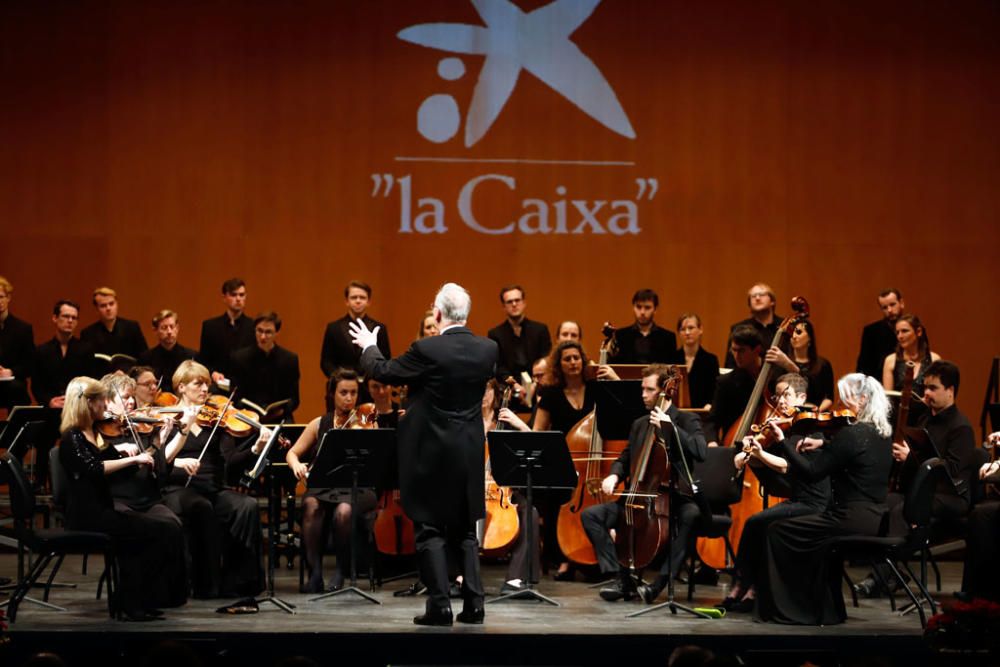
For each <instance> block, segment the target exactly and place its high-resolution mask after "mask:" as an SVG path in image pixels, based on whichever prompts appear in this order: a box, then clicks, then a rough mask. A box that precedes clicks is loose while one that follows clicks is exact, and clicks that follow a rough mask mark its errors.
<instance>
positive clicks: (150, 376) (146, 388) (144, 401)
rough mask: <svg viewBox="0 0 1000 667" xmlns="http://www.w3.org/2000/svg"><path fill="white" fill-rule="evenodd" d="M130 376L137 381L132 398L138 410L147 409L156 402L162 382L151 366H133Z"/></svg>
mask: <svg viewBox="0 0 1000 667" xmlns="http://www.w3.org/2000/svg"><path fill="white" fill-rule="evenodd" d="M128 376H129V377H130V378H132V379H133V380H134V381H135V388H134V391H133V392H132V396H133V398H134V399H135V407H136V408H145V407H148V406H150V405H153V403H154V402H155V401H156V396H157V394H158V390H159V389H160V380H159V378H158V377H157V376H156V372H155V371H154V370H153V368H152V367H151V366H133V367H132V369H131V370H130V371H129V372H128Z"/></svg>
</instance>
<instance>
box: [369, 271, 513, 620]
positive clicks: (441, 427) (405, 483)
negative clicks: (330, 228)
mask: <svg viewBox="0 0 1000 667" xmlns="http://www.w3.org/2000/svg"><path fill="white" fill-rule="evenodd" d="M471 306H472V301H471V299H470V298H469V293H468V292H466V291H465V290H464V289H463V288H462V287H461V286H459V285H456V284H455V283H447V284H445V285H444V286H443V287H442V288H441V289H440V290H439V291H438V293H437V296H435V297H434V311H433V312H434V319H435V320H436V321H437V325H438V329H439V331H440V332H441V335H439V336H429V337H427V338H421V339H420V340H417V341H415V342H414V343H413V345H411V346H410V349H409V350H407V351H406V352H405V353H404V354H403V355H402V356H400V357H397V358H395V359H392V360H386V359H385V358H384V357H383V356H382V353H381V352H379V349H378V347H377V341H378V330H379V327H375V329H374V330H372V331H369V330H368V327H366V326H365V324H364V322H360V321H354V322H351V323H350V330H351V337H352V339H353V340H354V343H355V344H356V345H358V347H360V348H361V349H362V354H361V361H360V364H361V369H362V372H363V373H364V374H365V376H367V377H373V378H375V379H376V380H378V381H379V382H383V383H387V384H393V385H407V386H408V387H409V388H410V393H409V396H410V403H409V406H408V408H407V410H406V414H405V415H404V416H403V417H402V418H401V419H400V421H399V427H398V430H397V435H398V439H399V484H400V499H401V501H402V503H403V509H404V510H405V511H406V514H407V515H408V516H409V517H410V518H411V519H412V520H413V523H414V525H415V527H416V543H417V553H418V554H419V557H420V578H421V580H422V581H423V582H424V583H425V584H426V585H427V608H426V611H425V612H424V613H423V614H422V615H420V616H416V617H414V619H413V622H414V623H416V624H417V625H451V624H452V612H451V603H450V601H449V599H448V587H449V582H448V559H447V550H452V552H453V554H454V556H455V561H454V562H455V563H457V564H458V566H459V567H460V569H461V572H462V574H463V575H464V576H463V580H462V599H463V601H464V604H463V607H462V612H461V613H460V614H458V616H457V617H456V618H457V619H458V621H459V622H460V623H482V622H483V616H484V613H483V597H484V591H483V583H482V580H481V579H480V576H479V544H478V542H477V540H476V533H475V524H476V521H477V520H478V519H480V518H482V517H483V516H484V515H485V513H486V508H485V503H484V498H483V485H484V479H483V477H484V470H485V465H484V464H485V462H484V447H483V443H484V442H485V440H486V433H485V432H484V430H483V419H482V415H481V405H480V404H481V402H482V398H483V393H484V389H485V387H486V382H487V380H489V379H490V378H491V377H493V375H494V373H495V367H496V363H497V354H498V351H497V345H496V343H495V342H493V341H492V340H489V339H488V338H482V337H480V336H476V335H475V334H473V333H472V332H471V331H470V330H469V329H467V328H466V326H465V322H466V320H467V319H468V317H469V309H470V308H471Z"/></svg>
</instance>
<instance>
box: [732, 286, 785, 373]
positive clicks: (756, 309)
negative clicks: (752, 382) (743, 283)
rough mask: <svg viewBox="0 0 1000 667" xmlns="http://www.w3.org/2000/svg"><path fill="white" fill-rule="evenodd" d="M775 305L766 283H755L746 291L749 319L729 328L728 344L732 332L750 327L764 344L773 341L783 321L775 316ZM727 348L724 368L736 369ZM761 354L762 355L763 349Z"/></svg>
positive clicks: (778, 316)
mask: <svg viewBox="0 0 1000 667" xmlns="http://www.w3.org/2000/svg"><path fill="white" fill-rule="evenodd" d="M776 304H777V298H776V297H775V295H774V290H773V289H771V286H770V285H768V284H767V283H755V284H754V285H752V286H751V287H750V289H749V290H747V306H749V307H750V317H748V318H746V319H745V320H740V321H739V322H737V323H736V324H734V325H732V326H731V327H729V333H730V342H731V341H732V332H733V331H735V330H736V329H737V328H738V327H742V326H749V327H752V328H753V330H754V331H755V332H756V333H757V337H758V338H759V339H760V340H761V341H763V342H764V343H765V344H766V343H767V342H769V341H771V340H774V335H775V334H776V333H778V327H779V326H781V322H782V320H783V319H784V318H782V317H781V316H780V315H777V314H775V305H776ZM728 347H729V346H728V345H727V352H726V361H725V365H726V368H736V361H735V359H733V355H732V351H731V350H728ZM761 352H762V353H763V349H762V350H761Z"/></svg>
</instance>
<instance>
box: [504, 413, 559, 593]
mask: <svg viewBox="0 0 1000 667" xmlns="http://www.w3.org/2000/svg"><path fill="white" fill-rule="evenodd" d="M487 438H488V440H489V445H490V468H491V470H492V471H493V478H494V479H495V480H496V482H497V484H498V485H500V486H508V487H511V488H515V489H524V496H525V502H527V503H528V508H529V511H528V513H527V514H528V517H529V519H530V518H531V516H532V514H533V513H532V512H531V511H530V508H531V506H532V502H533V496H532V494H533V490H534V489H535V488H536V487H537V488H539V489H569V490H570V491H572V490H573V489H575V488H576V468H574V467H573V459H572V458H571V457H570V455H569V449H568V448H567V446H566V436H565V435H563V434H562V433H561V432H559V431H490V432H489V433H488V434H487ZM521 530H524V531H527V535H526V537H527V540H528V578H527V581H526V582H525V588H524V590H520V591H515V592H513V593H507V594H506V595H501V596H499V597H495V598H491V599H489V600H487V601H486V604H489V603H491V602H500V601H502V600H521V599H525V598H527V599H531V600H541V601H543V602H548V603H549V604H551V605H555V606H556V607H558V606H560V605H559V603H558V602H556V601H555V600H553V599H552V598H549V597H546V596H545V595H542V594H541V593H539V592H538V591H536V590H535V589H534V588H533V586H534V584H532V583H531V582H532V580H533V579H534V578H535V572H534V568H535V559H534V553H535V548H536V547H535V540H534V535H535V531H534V530H533V527H532V526H522V528H521Z"/></svg>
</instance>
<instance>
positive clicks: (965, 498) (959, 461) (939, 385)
mask: <svg viewBox="0 0 1000 667" xmlns="http://www.w3.org/2000/svg"><path fill="white" fill-rule="evenodd" d="M959 381H960V375H959V370H958V366H956V365H955V364H953V363H952V362H950V361H944V360H938V361H934V362H932V363H931V364H930V365H928V366H927V367H926V368H925V369H924V373H923V387H924V388H923V397H922V399H923V403H924V405H925V406H927V410H926V411H925V412H924V414H923V415H922V416H921V417H920V419H919V421H918V422H917V426H918V427H919V428H923V429H926V431H927V433H928V434H929V435H930V437H931V441H932V442H933V443H934V448H935V450H936V452H923V453H922V454H918V453H917V452H914V451H913V450H912V449H911V448H910V446H909V445H908V444H907V443H906V441H905V440H904V441H902V442H894V443H892V456H893V458H894V459H896V460H897V461H899V462H900V463H902V469H901V472H900V486H901V488H900V492H894V493H890V494H889V496H888V499H887V501H886V502H887V504H888V506H889V533H888V534H889V535H890V536H893V537H899V536H903V535H906V534H907V532H908V531H909V525H908V524H907V522H906V519H905V518H904V517H903V501H904V499H905V498H906V495H907V493H908V492H909V489H910V486H911V483H912V480H913V476H914V474H915V472H916V469H917V467H918V466H919V465H920V464H921V463H923V462H924V461H925V460H926V459H927V458H930V457H932V456H934V455H935V454H937V455H939V456H940V458H941V459H943V460H944V462H945V466H946V468H947V471H948V475H947V477H948V479H944V480H941V481H940V482H939V484H938V486H937V488H936V489H935V490H934V502H933V504H932V505H931V515H932V516H933V517H934V518H935V519H938V520H949V519H958V518H961V517H963V516H965V515H966V514H968V513H969V510H970V508H971V502H972V498H971V495H970V493H971V488H970V487H971V486H972V485H973V484H976V483H977V482H978V480H977V472H978V470H977V466H976V465H975V459H974V457H973V452H974V450H975V449H976V438H975V431H974V430H973V428H972V424H970V423H969V420H968V418H967V417H966V416H965V415H964V414H962V412H961V411H960V410H959V409H958V406H957V405H956V404H955V399H956V397H957V396H958V385H959ZM879 571H880V573H883V572H884V574H886V575H888V568H886V569H885V570H882V569H880V570H879ZM889 579H891V577H889V576H885V577H883V581H888V580H889ZM855 590H857V592H858V593H859V594H860V595H862V596H865V597H874V596H877V595H878V594H880V593H883V592H885V591H883V590H880V587H879V586H878V585H877V583H876V578H875V577H870V576H869V577H866V578H865V579H863V580H862V581H860V582H858V583H857V584H855Z"/></svg>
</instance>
